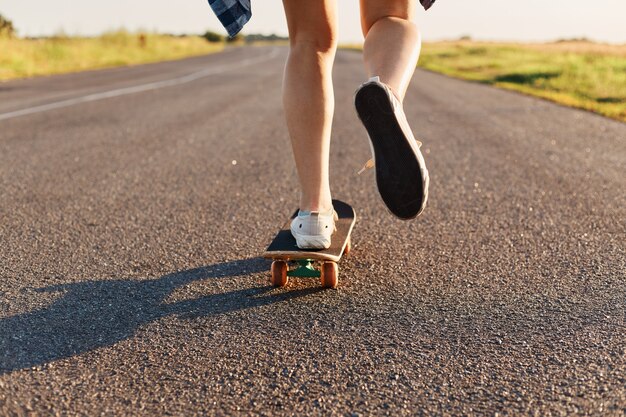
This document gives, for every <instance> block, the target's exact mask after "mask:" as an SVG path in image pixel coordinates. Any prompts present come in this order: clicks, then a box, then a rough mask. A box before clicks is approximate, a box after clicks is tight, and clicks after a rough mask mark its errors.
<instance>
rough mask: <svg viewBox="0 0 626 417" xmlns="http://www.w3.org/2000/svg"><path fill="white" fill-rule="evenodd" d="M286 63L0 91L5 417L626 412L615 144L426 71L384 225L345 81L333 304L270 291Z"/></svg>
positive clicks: (619, 147) (269, 57)
mask: <svg viewBox="0 0 626 417" xmlns="http://www.w3.org/2000/svg"><path fill="white" fill-rule="evenodd" d="M286 54H287V50H286V49H285V48H282V47H258V48H243V47H242V48H233V49H230V50H227V51H225V52H223V53H220V54H216V55H209V56H206V57H199V58H193V59H188V60H183V61H178V62H168V63H160V64H153V65H146V66H138V67H132V68H120V69H111V70H102V71H91V72H85V73H81V74H72V75H63V76H54V77H45V78H39V79H32V80H22V81H13V82H7V83H3V84H0V195H1V196H2V199H1V200H0V219H1V222H0V242H1V245H0V414H1V415H16V414H18V415H19V414H20V413H22V414H26V413H31V412H32V413H35V414H38V415H42V414H48V413H51V414H53V413H58V414H61V415H74V414H76V415H100V414H102V415H150V416H152V415H191V414H208V415H249V414H257V415H298V416H302V415H341V416H369V415H393V416H397V415H471V414H476V415H478V414H483V415H492V416H495V415H541V416H543V415H603V416H610V415H614V416H621V415H623V414H624V412H626V388H625V386H626V325H625V311H626V276H625V275H626V250H625V244H624V242H625V240H626V239H625V237H626V233H625V232H626V230H625V229H626V208H625V207H626V204H625V202H626V190H625V188H626V187H625V185H626V182H625V171H626V169H625V168H626V124H623V123H620V122H616V121H612V120H608V119H606V118H603V117H600V116H597V115H594V114H591V113H586V112H583V111H578V110H573V109H569V108H565V107H561V106H558V105H555V104H551V103H548V102H546V101H542V100H538V99H534V98H530V97H526V96H522V95H519V94H517V93H512V92H507V91H501V90H497V89H493V88H491V87H488V86H485V85H480V84H476V83H468V82H464V81H459V80H455V79H451V78H447V77H444V76H441V75H436V74H433V73H429V72H424V71H418V72H417V73H416V75H415V78H414V81H413V83H412V85H411V87H410V89H409V92H408V96H407V99H406V104H405V106H406V109H407V116H408V119H409V120H410V122H411V123H412V125H413V127H414V130H415V132H416V134H417V136H418V137H419V138H420V139H421V140H422V141H423V142H424V147H423V152H424V156H425V158H426V161H427V164H428V168H429V170H430V174H431V188H430V199H429V204H428V207H427V209H426V211H425V213H424V214H423V215H422V216H421V217H420V218H419V219H418V220H416V221H411V222H408V223H407V222H402V221H399V220H396V219H394V218H393V217H392V216H391V215H390V214H388V212H387V211H386V209H385V208H384V206H383V204H382V202H381V201H380V199H379V197H378V195H377V192H376V187H375V184H374V181H375V179H374V172H373V170H370V171H369V172H367V173H365V174H363V175H360V176H359V175H357V174H356V173H357V171H358V170H359V169H360V167H361V166H362V165H363V163H364V162H365V161H366V160H367V159H368V158H369V145H368V142H367V139H366V136H365V131H364V129H363V127H362V126H361V125H359V123H358V121H357V117H356V115H355V112H354V109H353V107H352V95H353V92H354V90H355V88H356V87H357V86H358V85H359V84H360V83H361V82H362V81H363V80H364V79H365V74H364V72H363V69H362V65H361V57H360V55H359V54H358V53H356V52H351V51H340V52H339V53H338V56H337V61H336V66H335V71H334V79H335V85H336V116H335V120H334V133H333V145H332V156H331V176H332V187H333V193H334V197H336V198H340V199H343V200H345V201H348V202H350V203H352V204H353V205H354V207H355V208H356V211H357V216H358V220H357V224H356V227H355V230H354V233H353V243H354V247H353V251H352V253H351V254H350V255H349V256H348V257H346V258H345V259H344V260H343V261H342V262H341V264H340V288H339V289H338V290H321V289H320V288H319V285H318V283H317V281H315V280H306V279H300V280H296V281H293V282H292V283H291V285H290V286H289V287H288V288H286V289H273V288H271V287H269V286H268V278H269V263H268V262H267V261H265V260H263V259H260V258H259V255H260V254H261V253H262V251H263V250H264V248H265V246H266V244H267V243H268V242H269V241H270V240H271V239H272V237H273V236H274V234H275V233H276V231H277V229H278V228H279V227H280V225H282V223H283V222H284V220H285V217H286V216H287V215H288V214H289V213H291V212H292V211H293V209H294V208H295V204H296V201H297V197H298V191H297V180H296V177H295V167H294V164H293V161H292V157H291V153H290V145H289V140H288V136H287V132H286V128H285V125H284V121H283V117H282V113H281V93H280V88H281V72H282V68H283V64H284V60H285V57H286Z"/></svg>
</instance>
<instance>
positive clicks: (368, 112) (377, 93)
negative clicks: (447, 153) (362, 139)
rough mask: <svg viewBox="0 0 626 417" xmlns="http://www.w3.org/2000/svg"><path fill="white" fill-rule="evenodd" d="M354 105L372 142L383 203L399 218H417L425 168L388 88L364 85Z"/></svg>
mask: <svg viewBox="0 0 626 417" xmlns="http://www.w3.org/2000/svg"><path fill="white" fill-rule="evenodd" d="M354 104H355V107H356V110H357V114H358V115H359V118H360V119H361V122H362V123H363V125H364V126H365V129H366V130H367V133H368V135H369V138H370V141H371V142H372V148H373V150H374V160H375V167H376V184H377V186H378V192H379V193H380V196H381V197H382V199H383V202H384V203H385V204H386V205H387V208H388V209H389V210H390V211H391V213H392V214H394V215H395V216H397V217H399V218H401V219H404V220H409V219H413V218H415V217H417V216H418V215H419V214H420V213H421V212H422V211H423V210H424V207H425V206H426V200H427V198H428V195H427V192H428V171H426V167H425V164H424V160H423V158H422V155H421V153H420V154H419V155H417V154H416V151H415V150H414V148H413V147H412V146H411V144H410V143H409V139H408V138H407V136H406V135H405V133H404V132H403V130H402V127H401V126H400V123H399V122H398V120H397V118H396V116H395V114H394V111H393V107H392V104H391V103H390V100H389V97H388V95H387V91H386V90H385V89H384V88H383V87H381V86H379V85H376V84H374V83H372V84H366V85H364V86H363V87H361V88H360V89H359V90H358V91H357V93H356V95H355V98H354ZM417 152H418V153H419V152H420V151H419V149H418V150H417Z"/></svg>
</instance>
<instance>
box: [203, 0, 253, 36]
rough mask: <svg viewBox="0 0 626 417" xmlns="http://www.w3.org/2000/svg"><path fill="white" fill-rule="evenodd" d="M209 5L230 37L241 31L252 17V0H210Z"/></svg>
mask: <svg viewBox="0 0 626 417" xmlns="http://www.w3.org/2000/svg"><path fill="white" fill-rule="evenodd" d="M209 5H210V6H211V8H212V9H213V11H214V12H215V15H216V16H217V18H218V19H219V20H220V22H222V25H224V28H225V29H226V31H227V32H228V36H230V37H233V36H235V35H236V34H237V33H239V31H240V30H241V29H242V28H243V26H244V25H245V24H246V23H248V20H250V17H252V8H251V7H250V0H209Z"/></svg>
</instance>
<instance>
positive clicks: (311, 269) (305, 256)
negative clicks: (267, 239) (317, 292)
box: [263, 200, 356, 288]
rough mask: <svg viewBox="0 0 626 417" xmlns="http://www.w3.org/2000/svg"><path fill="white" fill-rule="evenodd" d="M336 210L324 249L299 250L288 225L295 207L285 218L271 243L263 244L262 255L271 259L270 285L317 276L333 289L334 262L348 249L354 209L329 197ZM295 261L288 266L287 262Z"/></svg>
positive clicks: (336, 280) (279, 285)
mask: <svg viewBox="0 0 626 417" xmlns="http://www.w3.org/2000/svg"><path fill="white" fill-rule="evenodd" d="M333 207H334V208H335V211H336V212H337V216H338V218H339V219H338V220H337V221H336V222H335V226H336V227H337V230H336V231H335V233H333V236H332V239H331V246H330V248H328V249H300V248H298V246H297V245H296V239H295V238H294V237H293V236H292V234H291V230H290V225H291V221H292V220H293V218H294V217H296V216H297V215H298V210H296V211H295V212H294V214H293V215H292V216H291V217H290V218H289V220H287V222H286V223H285V225H284V226H283V227H282V229H280V231H279V232H278V234H277V235H276V237H275V238H274V240H273V241H272V243H270V245H269V246H268V247H267V249H266V250H265V253H264V254H263V257H264V258H266V259H272V260H273V262H272V284H273V285H275V286H277V287H284V286H285V285H287V282H288V281H289V277H307V278H320V279H321V282H322V286H323V287H325V288H336V287H337V283H338V279H339V267H338V266H337V262H339V261H340V260H341V257H342V256H343V255H345V254H347V253H349V252H350V248H351V244H350V233H352V228H353V227H354V223H355V222H356V214H355V213H354V209H353V208H352V207H350V205H349V204H346V203H344V202H342V201H339V200H333ZM290 263H292V264H294V263H295V264H296V265H297V266H296V267H295V268H292V269H289V264H290Z"/></svg>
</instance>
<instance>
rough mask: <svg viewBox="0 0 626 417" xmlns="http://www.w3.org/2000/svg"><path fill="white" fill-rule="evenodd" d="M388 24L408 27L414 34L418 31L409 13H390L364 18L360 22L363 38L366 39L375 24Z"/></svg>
mask: <svg viewBox="0 0 626 417" xmlns="http://www.w3.org/2000/svg"><path fill="white" fill-rule="evenodd" d="M379 23H382V24H385V25H387V24H390V25H402V26H405V27H410V28H412V29H413V30H415V31H416V32H417V31H418V29H417V26H416V25H415V23H413V22H412V21H411V15H410V14H409V13H404V12H399V13H390V14H384V15H379V16H371V17H366V18H364V19H363V21H362V22H361V27H362V30H363V36H365V37H367V34H368V33H369V31H370V29H372V27H373V26H374V25H376V24H379Z"/></svg>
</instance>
